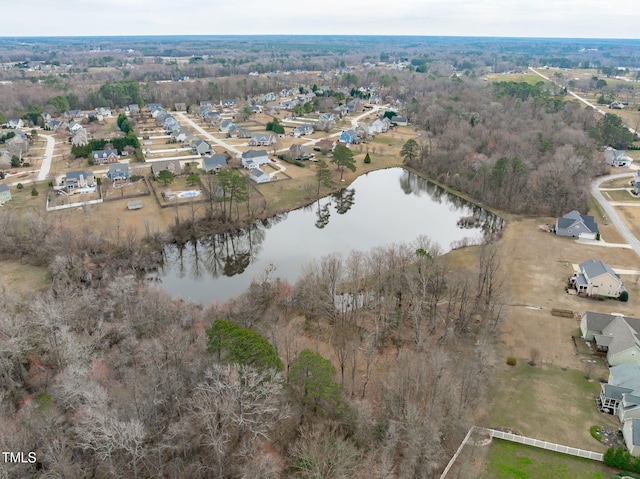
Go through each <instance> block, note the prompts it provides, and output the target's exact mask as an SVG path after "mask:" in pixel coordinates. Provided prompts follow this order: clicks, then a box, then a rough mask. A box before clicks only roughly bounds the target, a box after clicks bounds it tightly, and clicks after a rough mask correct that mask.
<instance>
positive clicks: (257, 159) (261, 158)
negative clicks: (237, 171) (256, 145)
mask: <svg viewBox="0 0 640 479" xmlns="http://www.w3.org/2000/svg"><path fill="white" fill-rule="evenodd" d="M269 161H270V160H269V155H268V154H267V150H249V151H245V152H244V153H242V159H241V162H242V166H243V167H245V168H249V169H252V168H257V167H258V166H260V165H264V164H266V163H269Z"/></svg>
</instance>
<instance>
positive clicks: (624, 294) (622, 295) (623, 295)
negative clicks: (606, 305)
mask: <svg viewBox="0 0 640 479" xmlns="http://www.w3.org/2000/svg"><path fill="white" fill-rule="evenodd" d="M620 301H622V302H623V303H626V302H627V301H629V292H628V291H623V292H622V293H620Z"/></svg>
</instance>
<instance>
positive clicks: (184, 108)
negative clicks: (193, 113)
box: [174, 103, 187, 111]
mask: <svg viewBox="0 0 640 479" xmlns="http://www.w3.org/2000/svg"><path fill="white" fill-rule="evenodd" d="M174 108H175V110H176V111H187V104H186V103H176V104H175V105H174Z"/></svg>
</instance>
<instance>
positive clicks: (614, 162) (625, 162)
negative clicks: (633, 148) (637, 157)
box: [604, 146, 633, 167]
mask: <svg viewBox="0 0 640 479" xmlns="http://www.w3.org/2000/svg"><path fill="white" fill-rule="evenodd" d="M604 161H605V163H606V164H607V165H611V166H621V167H627V166H629V165H630V164H631V162H632V161H633V160H632V159H631V158H630V157H629V155H627V152H626V151H620V150H616V149H615V148H611V147H610V146H609V147H607V150H606V151H605V153H604Z"/></svg>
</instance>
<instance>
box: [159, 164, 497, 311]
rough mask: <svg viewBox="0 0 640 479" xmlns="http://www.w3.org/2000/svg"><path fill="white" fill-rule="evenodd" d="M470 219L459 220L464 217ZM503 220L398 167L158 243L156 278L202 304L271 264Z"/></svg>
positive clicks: (277, 267)
mask: <svg viewBox="0 0 640 479" xmlns="http://www.w3.org/2000/svg"><path fill="white" fill-rule="evenodd" d="M471 217H473V218H475V222H474V224H473V225H466V226H462V225H460V224H459V223H460V220H461V219H463V218H471ZM500 228H502V219H501V218H499V217H497V216H495V215H493V214H491V213H488V212H486V211H485V210H483V209H482V208H479V207H477V206H475V205H472V204H470V203H468V202H466V201H464V200H462V199H461V198H458V197H457V196H454V195H451V194H449V193H447V192H446V191H445V190H443V189H442V188H440V187H438V186H436V185H434V184H433V183H430V182H429V181H427V180H425V179H423V178H420V177H419V176H417V175H414V174H413V173H410V172H408V171H406V170H404V169H402V168H391V169H387V170H379V171H374V172H371V173H368V174H367V175H364V176H361V177H359V178H358V179H356V181H354V182H353V183H352V184H351V186H350V187H349V188H347V189H345V190H342V191H341V192H338V193H336V194H334V195H331V196H328V197H326V198H322V199H320V201H318V202H316V203H314V204H313V205H311V206H308V207H305V208H301V209H298V210H295V211H292V212H289V213H286V214H283V215H279V216H277V217H274V218H270V219H268V220H265V221H260V222H258V223H256V224H255V225H254V226H253V227H251V228H247V229H242V230H239V231H237V232H234V233H229V234H220V235H215V236H211V237H208V238H203V239H201V240H199V241H198V242H197V243H190V244H187V245H185V246H184V247H182V248H180V247H177V246H175V245H169V246H167V247H166V248H165V263H164V265H163V267H162V268H161V269H160V270H159V271H158V272H157V275H156V277H155V279H157V281H158V282H159V284H160V286H161V287H162V288H163V289H165V290H166V291H167V292H169V293H170V294H171V295H173V296H176V297H181V298H184V299H186V300H191V301H196V302H200V303H203V304H208V303H210V302H212V301H224V300H227V299H229V298H230V297H232V296H236V295H238V294H240V293H242V292H243V291H244V290H245V289H247V288H248V286H249V285H250V283H251V281H252V279H254V278H259V277H262V276H264V274H265V271H267V270H268V269H272V270H273V272H272V274H271V277H272V278H275V277H280V278H284V279H286V280H288V281H289V282H291V283H294V282H295V281H296V279H297V277H298V275H299V273H300V271H301V268H302V266H303V265H304V264H305V263H308V262H310V261H312V260H313V259H315V258H320V257H322V256H325V255H328V254H331V253H339V254H342V255H343V257H346V256H347V255H348V254H349V252H350V251H351V250H361V251H368V250H370V249H373V248H375V247H378V246H384V245H389V244H392V243H409V242H412V241H414V240H415V239H416V238H417V237H418V236H420V235H425V236H428V237H429V238H431V240H432V241H434V242H437V243H439V244H440V246H441V247H442V248H443V249H444V250H445V251H448V250H450V249H452V246H453V244H455V243H460V242H463V241H465V240H468V241H470V242H478V241H480V240H481V239H482V238H483V236H484V235H485V234H486V233H488V232H493V231H496V230H499V229H500Z"/></svg>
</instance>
